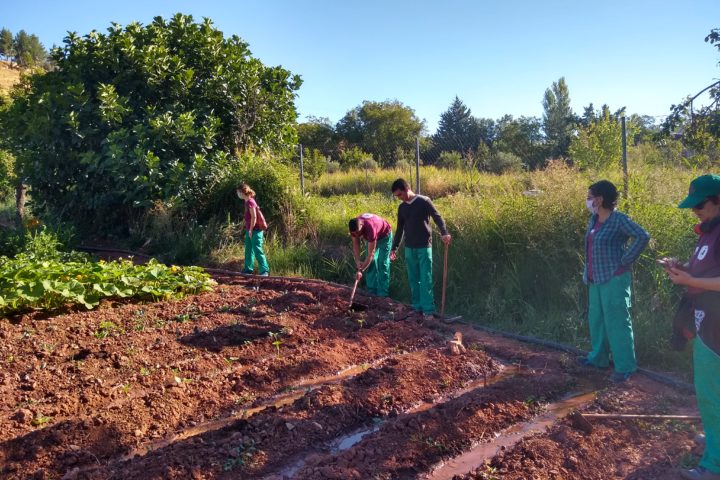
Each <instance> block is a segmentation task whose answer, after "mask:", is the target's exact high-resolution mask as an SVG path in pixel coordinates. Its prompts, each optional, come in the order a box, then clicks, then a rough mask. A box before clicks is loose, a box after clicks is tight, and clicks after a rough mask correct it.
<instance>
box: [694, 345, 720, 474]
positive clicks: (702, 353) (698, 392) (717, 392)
mask: <svg viewBox="0 0 720 480" xmlns="http://www.w3.org/2000/svg"><path fill="white" fill-rule="evenodd" d="M693 364H694V369H695V396H696V398H697V405H698V410H700V418H702V423H703V428H704V429H705V453H703V456H702V458H701V459H700V466H701V467H705V468H706V469H708V470H710V471H711V472H713V473H717V474H720V356H718V354H717V353H715V352H713V351H712V350H711V349H709V348H708V347H707V345H705V344H704V343H703V341H702V340H701V339H700V337H695V342H694V345H693Z"/></svg>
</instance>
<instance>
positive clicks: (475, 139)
mask: <svg viewBox="0 0 720 480" xmlns="http://www.w3.org/2000/svg"><path fill="white" fill-rule="evenodd" d="M494 137H495V122H494V120H492V119H487V118H475V117H473V115H472V112H471V111H470V108H468V107H467V106H466V105H465V104H464V103H463V102H462V100H460V99H459V98H458V97H457V96H456V97H455V99H454V100H453V102H452V103H451V104H450V107H448V109H447V110H446V111H445V112H443V113H442V114H441V115H440V121H439V122H438V129H437V131H436V132H435V135H433V136H432V144H433V149H432V150H431V151H429V152H428V154H429V155H428V156H429V161H430V162H431V163H433V162H435V161H436V160H437V159H439V156H440V154H441V153H442V152H460V153H461V154H462V155H463V157H467V156H468V155H472V154H474V152H476V151H477V149H478V146H479V145H480V144H481V143H485V144H486V145H487V146H490V145H491V144H492V142H493V139H494Z"/></svg>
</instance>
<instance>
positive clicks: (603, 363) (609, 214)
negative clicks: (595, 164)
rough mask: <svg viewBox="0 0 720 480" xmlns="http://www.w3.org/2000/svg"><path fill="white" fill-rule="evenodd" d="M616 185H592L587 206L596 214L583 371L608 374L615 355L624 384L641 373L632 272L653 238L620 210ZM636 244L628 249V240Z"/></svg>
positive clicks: (590, 240)
mask: <svg viewBox="0 0 720 480" xmlns="http://www.w3.org/2000/svg"><path fill="white" fill-rule="evenodd" d="M617 198H618V192H617V188H615V185H613V184H612V183H611V182H609V181H607V180H601V181H599V182H597V183H593V184H592V185H590V189H589V190H588V194H587V200H586V206H587V208H588V210H590V212H591V213H592V216H591V217H590V221H589V222H588V227H587V232H586V233H585V253H586V255H587V259H586V262H585V271H584V273H583V280H584V281H585V283H587V284H588V285H589V299H588V303H589V305H588V308H589V309H588V322H589V324H590V342H591V344H592V351H591V352H590V353H589V354H588V356H587V358H584V359H582V360H581V363H582V364H583V365H587V366H595V367H598V368H607V367H608V366H609V364H610V354H611V353H612V357H613V363H614V365H615V372H614V373H613V374H612V376H611V377H610V380H612V381H613V382H624V381H625V380H627V379H628V378H630V376H631V375H632V374H633V372H635V370H637V362H636V360H635V342H634V339H633V329H632V319H631V318H630V305H631V302H630V284H631V283H632V282H631V277H630V269H631V267H632V264H633V262H634V261H635V260H637V258H638V257H639V256H640V253H642V251H643V249H644V248H645V246H646V245H647V243H648V241H649V240H650V235H648V233H647V232H646V231H645V230H644V229H643V228H642V227H641V226H639V225H638V224H637V223H635V222H633V221H632V220H630V218H629V217H628V216H627V215H625V214H624V213H621V212H618V211H617V210H615V207H616V205H617ZM630 238H632V239H633V240H632V242H630V243H629V244H628V240H629V239H630Z"/></svg>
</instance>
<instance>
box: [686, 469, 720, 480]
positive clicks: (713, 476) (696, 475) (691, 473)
mask: <svg viewBox="0 0 720 480" xmlns="http://www.w3.org/2000/svg"><path fill="white" fill-rule="evenodd" d="M680 476H681V477H683V478H686V479H688V480H720V473H713V472H711V471H710V470H708V469H707V468H704V467H695V468H692V469H690V470H680Z"/></svg>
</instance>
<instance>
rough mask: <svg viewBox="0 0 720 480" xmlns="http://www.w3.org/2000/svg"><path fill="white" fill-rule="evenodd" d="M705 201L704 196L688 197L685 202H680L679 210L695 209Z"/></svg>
mask: <svg viewBox="0 0 720 480" xmlns="http://www.w3.org/2000/svg"><path fill="white" fill-rule="evenodd" d="M703 200H705V197H704V196H702V195H688V196H687V197H685V200H683V201H682V202H680V204H679V205H678V208H693V207H694V206H695V205H697V204H699V203H700V202H702V201H703Z"/></svg>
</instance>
